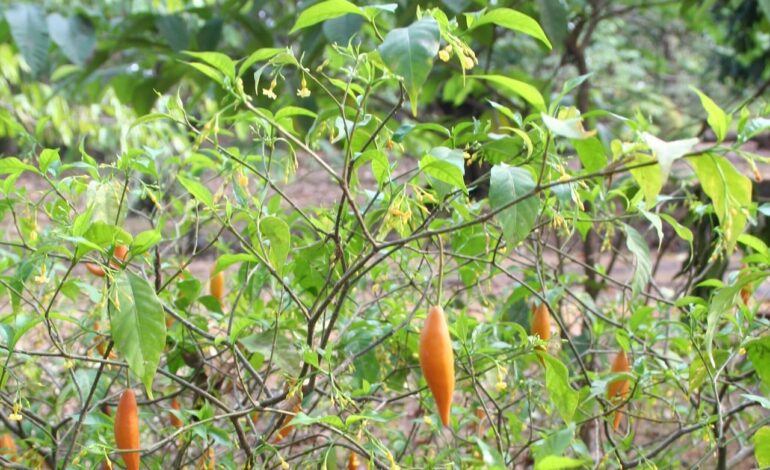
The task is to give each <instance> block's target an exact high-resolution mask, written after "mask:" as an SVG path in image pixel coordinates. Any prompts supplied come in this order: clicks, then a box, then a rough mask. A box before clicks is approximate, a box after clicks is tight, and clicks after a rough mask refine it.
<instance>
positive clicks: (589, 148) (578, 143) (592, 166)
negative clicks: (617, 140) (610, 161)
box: [572, 137, 607, 173]
mask: <svg viewBox="0 0 770 470" xmlns="http://www.w3.org/2000/svg"><path fill="white" fill-rule="evenodd" d="M572 146H573V147H575V151H577V154H578V158H580V163H582V164H583V168H585V169H586V170H588V171H589V172H591V173H593V172H596V171H599V170H601V169H603V168H604V167H606V166H607V153H606V152H605V151H604V145H602V141H601V140H599V139H598V138H597V137H590V138H588V139H577V140H573V141H572Z"/></svg>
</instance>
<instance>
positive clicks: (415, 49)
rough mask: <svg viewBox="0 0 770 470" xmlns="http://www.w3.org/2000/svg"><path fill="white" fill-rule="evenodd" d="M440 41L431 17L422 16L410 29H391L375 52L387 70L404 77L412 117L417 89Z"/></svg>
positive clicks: (437, 27)
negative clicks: (377, 52) (378, 54)
mask: <svg viewBox="0 0 770 470" xmlns="http://www.w3.org/2000/svg"><path fill="white" fill-rule="evenodd" d="M439 39H440V31H439V26H438V23H437V22H436V20H435V19H433V18H432V17H425V18H423V19H421V20H419V21H416V22H414V23H412V24H411V25H410V26H409V27H406V28H396V29H394V30H392V31H391V32H389V33H388V35H387V36H385V40H384V41H383V42H382V44H381V45H380V47H379V48H378V49H377V50H378V51H379V53H380V57H382V61H383V62H384V63H385V65H386V66H387V67H388V69H390V71H391V72H393V73H394V74H396V75H399V76H401V77H403V79H404V86H405V87H406V91H407V93H408V94H409V101H410V103H411V106H412V115H414V116H417V102H418V98H419V96H420V88H422V86H423V84H424V83H425V80H426V79H427V78H428V74H430V71H431V69H432V68H433V58H434V57H435V56H436V54H437V53H438V47H439Z"/></svg>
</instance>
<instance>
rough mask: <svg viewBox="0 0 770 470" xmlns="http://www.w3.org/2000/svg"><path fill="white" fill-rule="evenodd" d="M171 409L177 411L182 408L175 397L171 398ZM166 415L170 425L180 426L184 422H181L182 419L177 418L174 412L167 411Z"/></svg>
mask: <svg viewBox="0 0 770 470" xmlns="http://www.w3.org/2000/svg"><path fill="white" fill-rule="evenodd" d="M171 409H173V410H176V411H179V410H181V409H182V405H180V404H179V400H177V399H176V398H173V399H171ZM168 416H169V420H170V421H171V425H172V426H174V427H175V428H181V427H182V426H184V424H183V423H182V420H181V419H179V417H177V415H175V414H174V413H169V414H168Z"/></svg>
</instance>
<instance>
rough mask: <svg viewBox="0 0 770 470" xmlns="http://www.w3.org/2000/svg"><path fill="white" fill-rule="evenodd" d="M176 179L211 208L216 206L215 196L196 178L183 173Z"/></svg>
mask: <svg viewBox="0 0 770 470" xmlns="http://www.w3.org/2000/svg"><path fill="white" fill-rule="evenodd" d="M176 179H177V181H179V184H181V185H182V186H184V188H185V189H186V190H187V192H189V193H190V194H192V196H193V197H194V198H195V199H197V200H198V201H200V202H202V203H203V204H205V205H206V206H207V207H208V208H209V209H213V208H214V197H213V196H212V195H211V191H209V189H208V188H207V187H206V186H204V185H203V184H202V183H200V182H198V181H195V180H194V179H191V178H188V177H186V176H183V175H182V174H181V173H180V174H178V175H177V177H176Z"/></svg>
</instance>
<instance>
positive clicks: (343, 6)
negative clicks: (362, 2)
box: [289, 0, 366, 34]
mask: <svg viewBox="0 0 770 470" xmlns="http://www.w3.org/2000/svg"><path fill="white" fill-rule="evenodd" d="M349 13H352V14H356V15H361V16H366V15H365V14H364V12H363V10H361V9H360V8H358V7H357V6H355V5H354V4H352V3H350V2H347V1H345V0H327V1H325V2H320V3H316V4H315V5H313V6H311V7H310V8H308V9H306V10H304V11H303V12H302V13H300V15H299V17H298V18H297V21H296V22H295V23H294V26H292V28H291V31H289V34H293V33H295V32H297V31H299V30H300V29H303V28H307V27H308V26H313V25H314V24H318V23H320V22H322V21H326V20H330V19H332V18H337V17H338V16H342V15H347V14H349Z"/></svg>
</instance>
